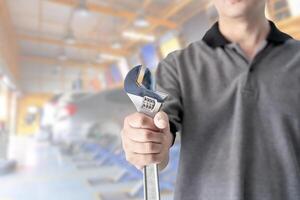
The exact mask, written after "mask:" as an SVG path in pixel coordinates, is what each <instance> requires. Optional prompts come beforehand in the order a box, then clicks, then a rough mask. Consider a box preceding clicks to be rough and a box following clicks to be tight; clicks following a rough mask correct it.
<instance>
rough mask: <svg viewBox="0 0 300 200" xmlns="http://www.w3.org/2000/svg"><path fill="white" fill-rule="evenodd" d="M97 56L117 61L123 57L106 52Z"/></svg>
mask: <svg viewBox="0 0 300 200" xmlns="http://www.w3.org/2000/svg"><path fill="white" fill-rule="evenodd" d="M98 58H99V59H101V60H111V61H119V60H121V59H123V57H121V56H115V55H112V54H106V53H102V54H99V56H98Z"/></svg>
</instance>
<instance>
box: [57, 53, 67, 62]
mask: <svg viewBox="0 0 300 200" xmlns="http://www.w3.org/2000/svg"><path fill="white" fill-rule="evenodd" d="M58 59H59V60H60V61H65V60H67V59H68V57H67V56H66V54H64V53H63V54H61V55H59V56H58Z"/></svg>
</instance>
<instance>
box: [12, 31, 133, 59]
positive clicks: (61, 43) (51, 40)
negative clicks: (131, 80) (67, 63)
mask: <svg viewBox="0 0 300 200" xmlns="http://www.w3.org/2000/svg"><path fill="white" fill-rule="evenodd" d="M18 38H19V39H20V40H25V41H30V42H36V43H46V44H52V45H57V46H72V47H75V48H79V49H85V50H93V51H97V52H99V53H107V54H112V55H115V56H127V55H128V53H129V52H127V51H125V50H118V49H112V48H108V47H101V46H98V45H93V44H87V43H81V42H76V43H75V44H66V43H65V42H64V41H63V40H61V39H55V38H49V37H39V36H31V35H25V34H22V35H19V36H18Z"/></svg>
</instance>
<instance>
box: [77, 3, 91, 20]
mask: <svg viewBox="0 0 300 200" xmlns="http://www.w3.org/2000/svg"><path fill="white" fill-rule="evenodd" d="M75 13H76V14H77V15H78V16H80V17H82V18H85V17H88V16H89V15H90V12H89V10H88V8H87V6H86V1H85V0H79V2H78V6H77V8H76V9H75Z"/></svg>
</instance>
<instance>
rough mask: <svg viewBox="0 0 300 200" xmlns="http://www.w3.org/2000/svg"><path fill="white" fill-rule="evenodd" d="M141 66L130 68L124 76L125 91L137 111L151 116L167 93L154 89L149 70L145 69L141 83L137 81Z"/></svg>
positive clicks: (159, 106)
mask: <svg viewBox="0 0 300 200" xmlns="http://www.w3.org/2000/svg"><path fill="white" fill-rule="evenodd" d="M141 69H142V66H141V65H139V66H136V67H134V68H132V69H131V70H130V71H129V73H128V74H127V76H126V78H125V91H126V93H127V95H128V96H129V98H130V99H131V101H132V102H133V104H134V105H135V107H136V109H137V111H138V112H142V113H144V114H147V115H149V116H151V117H154V115H155V114H156V113H157V112H158V111H159V110H160V108H161V106H162V103H163V101H164V100H165V99H166V98H167V94H165V93H162V92H158V91H154V90H153V85H152V84H153V81H152V76H151V72H150V71H149V70H148V69H146V70H145V73H144V77H143V80H142V82H141V83H142V84H139V83H138V81H137V80H138V77H139V74H140V73H141Z"/></svg>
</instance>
